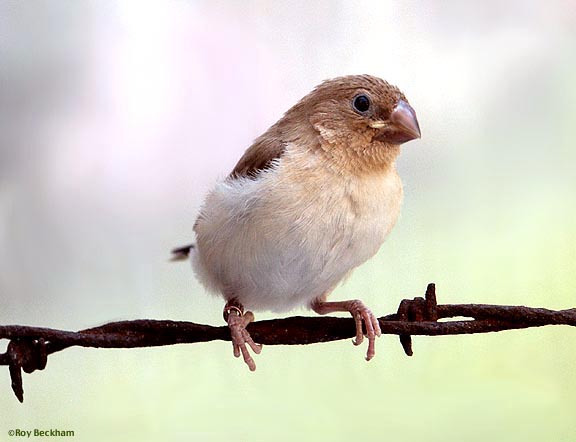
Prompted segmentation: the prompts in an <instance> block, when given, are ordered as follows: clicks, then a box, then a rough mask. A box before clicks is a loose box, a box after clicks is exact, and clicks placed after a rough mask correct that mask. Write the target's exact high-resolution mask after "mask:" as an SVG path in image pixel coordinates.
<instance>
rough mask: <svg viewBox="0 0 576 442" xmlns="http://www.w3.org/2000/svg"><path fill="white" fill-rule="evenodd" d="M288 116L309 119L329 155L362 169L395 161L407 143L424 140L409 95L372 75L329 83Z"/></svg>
mask: <svg viewBox="0 0 576 442" xmlns="http://www.w3.org/2000/svg"><path fill="white" fill-rule="evenodd" d="M285 118H287V119H288V120H300V121H301V120H302V118H304V119H307V120H308V122H309V123H310V125H311V127H312V128H313V129H314V131H315V132H316V134H317V136H318V137H319V139H320V144H321V149H322V150H323V151H324V152H326V153H327V154H329V156H330V157H332V158H333V159H334V160H335V161H341V162H342V161H347V162H348V163H350V164H348V165H349V166H351V167H355V166H358V167H360V166H362V167H361V168H362V169H366V168H368V169H374V168H376V169H379V168H381V167H382V166H387V165H389V164H391V163H393V162H394V160H395V158H396V156H397V155H398V153H399V146H400V145H401V144H402V143H405V142H407V141H410V140H413V139H416V138H420V127H419V125H418V120H417V119H416V113H415V112H414V109H412V107H411V106H410V104H408V100H407V99H406V97H405V96H404V94H403V93H402V92H400V90H399V89H398V88H397V87H396V86H393V85H391V84H389V83H387V82H386V81H384V80H382V79H380V78H377V77H373V76H371V75H350V76H345V77H338V78H335V79H332V80H327V81H324V82H323V83H321V84H320V85H319V86H317V87H316V88H315V89H314V90H313V91H312V92H311V93H309V94H308V95H307V96H305V97H304V98H303V99H302V100H301V101H300V102H299V103H298V104H297V105H296V106H294V108H292V109H291V110H290V111H288V112H287V114H286V117H285Z"/></svg>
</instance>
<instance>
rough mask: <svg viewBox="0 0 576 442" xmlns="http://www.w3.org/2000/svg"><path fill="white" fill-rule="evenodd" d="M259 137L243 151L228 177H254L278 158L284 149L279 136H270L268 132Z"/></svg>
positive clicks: (284, 145)
mask: <svg viewBox="0 0 576 442" xmlns="http://www.w3.org/2000/svg"><path fill="white" fill-rule="evenodd" d="M273 129H274V127H273V128H271V130H269V131H268V132H266V133H265V134H264V135H262V136H261V137H259V138H258V139H257V140H256V141H255V142H254V144H252V146H250V147H249V148H248V150H246V152H244V155H242V158H240V161H238V164H236V167H234V170H232V172H231V173H230V178H239V177H255V176H256V175H258V173H260V172H261V171H262V170H264V169H267V168H268V167H270V166H271V165H272V162H273V161H274V160H276V159H279V158H280V157H281V156H282V154H283V153H284V151H285V150H286V143H284V142H283V141H282V140H281V139H280V138H279V137H275V136H272V135H271V134H270V133H269V132H271V131H273Z"/></svg>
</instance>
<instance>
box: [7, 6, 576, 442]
mask: <svg viewBox="0 0 576 442" xmlns="http://www.w3.org/2000/svg"><path fill="white" fill-rule="evenodd" d="M349 73H371V74H374V75H378V76H381V77H383V78H386V79H388V80H389V81H391V82H393V83H395V84H397V85H398V86H399V87H400V88H401V89H402V90H403V91H404V92H405V94H406V96H407V97H408V99H409V101H410V103H411V104H412V106H413V107H414V108H415V109H416V112H417V114H418V118H419V121H420V126H421V128H422V133H423V136H422V139H421V140H418V141H414V142H410V143H408V144H406V145H405V147H404V148H403V152H402V156H401V158H400V159H399V162H398V167H399V170H400V173H401V175H402V177H403V181H404V185H405V202H404V207H403V211H402V215H401V217H400V220H399V222H398V224H397V226H396V227H395V229H394V230H393V232H392V234H391V236H390V237H389V238H388V240H387V242H386V243H385V244H384V246H383V247H382V249H381V251H380V252H379V253H378V255H377V256H376V257H375V258H373V259H372V260H370V261H369V262H367V263H366V264H364V265H363V266H361V267H360V268H359V269H358V270H357V271H356V272H355V273H354V274H353V276H352V277H351V278H350V279H349V280H348V281H347V282H346V283H345V284H343V285H342V286H340V287H339V288H338V289H337V290H336V292H335V293H334V294H333V295H332V299H335V300H340V299H349V298H360V299H362V300H363V301H364V302H365V303H366V304H367V305H368V306H370V307H371V308H372V310H373V311H374V312H376V313H377V314H379V315H380V314H387V313H391V312H393V311H395V310H396V308H397V306H398V303H399V302H400V300H401V299H403V298H405V297H410V298H412V297H414V296H420V295H422V294H423V292H424V290H425V287H426V284H427V283H428V282H435V283H436V284H437V293H438V300H439V302H440V303H494V304H511V305H529V306H538V307H547V308H552V309H562V308H571V307H575V306H576V276H575V271H576V228H575V226H576V198H575V197H576V173H575V166H576V135H575V134H574V127H575V124H574V123H575V121H576V81H575V78H576V5H575V4H574V2H573V1H560V0H555V1H549V2H537V1H530V0H529V1H522V2H521V1H512V0H506V1H493V0H488V1H477V2H475V1H464V2H462V1H429V2H416V1H387V2H343V1H342V2H341V1H324V2H306V1H292V2H268V1H255V0H254V1H247V2H208V1H206V2H185V1H173V2H155V1H150V2H130V1H124V2H112V1H101V2H96V1H94V2H90V1H84V0H82V1H75V2H65V1H58V2H57V1H52V2H50V1H43V2H32V1H22V2H19V1H3V2H1V3H0V323H1V324H27V325H38V326H48V327H55V328H63V329H72V330H74V329H81V328H86V327H91V326H96V325H99V324H103V323H106V322H109V321H112V320H121V319H136V318H159V319H180V320H190V321H194V322H198V323H207V324H214V325H220V324H221V323H222V320H221V309H222V300H220V299H219V298H216V297H212V296H209V295H207V294H206V293H205V291H204V290H203V289H202V287H201V286H200V285H199V284H198V283H197V282H196V281H195V280H194V277H193V274H192V272H191V269H190V267H189V265H187V264H172V263H168V262H167V258H168V251H169V250H170V249H171V248H172V247H173V246H178V245H180V244H185V243H186V242H188V241H189V240H190V239H191V237H192V236H191V227H192V224H193V221H194V217H195V215H196V213H197V210H198V208H199V206H200V204H201V202H202V198H203V195H204V194H205V192H206V191H207V190H208V189H209V188H210V186H211V185H213V184H214V183H215V182H216V180H218V179H220V178H222V177H224V176H226V174H227V173H228V172H229V171H230V170H231V168H232V167H233V165H234V163H235V162H236V161H237V159H238V158H239V157H240V155H241V154H242V152H243V150H244V149H245V148H246V147H247V146H248V145H249V144H250V142H251V140H252V139H254V138H255V137H256V136H257V135H258V134H260V133H261V132H262V131H263V130H265V129H266V128H267V127H268V126H269V125H270V124H272V123H273V122H274V121H276V120H277V119H278V118H279V117H280V116H281V114H282V112H283V111H284V110H286V109H287V108H288V107H289V106H291V105H292V104H293V103H294V102H295V101H296V100H298V99H299V98H300V97H301V96H303V95H304V94H305V93H307V92H308V91H309V90H310V89H311V88H312V87H313V86H314V85H316V84H317V83H318V82H320V81H321V80H323V79H325V78H330V77H334V76H338V75H343V74H349ZM293 314H311V313H307V312H305V311H302V310H300V311H295V312H294V313H293ZM256 317H257V319H265V318H273V317H276V316H274V315H272V314H270V313H267V312H256ZM397 341H398V339H397V338H396V337H394V336H384V337H382V338H381V339H379V340H378V342H377V355H376V357H375V359H374V360H372V361H371V362H370V363H366V362H365V361H364V359H363V358H364V354H365V350H366V349H365V347H362V348H357V347H354V346H353V345H352V344H351V342H349V341H340V342H334V343H327V344H318V345H309V346H306V347H283V346H278V347H273V346H266V347H264V349H263V351H262V354H261V355H259V356H257V358H256V363H257V366H258V369H257V371H256V372H255V373H250V372H249V371H248V370H247V369H246V367H245V366H244V365H243V363H242V362H241V361H240V360H236V359H234V358H233V357H232V349H231V346H230V344H229V343H224V342H213V343H203V344H195V345H187V346H184V345H182V346H173V347H166V348H153V349H135V350H93V349H79V348H72V349H68V350H66V351H65V352H62V353H59V354H56V355H54V356H52V357H50V359H49V361H48V366H47V369H46V370H45V371H42V372H37V373H34V374H32V375H25V378H24V388H25V402H24V404H19V403H18V402H17V400H16V399H15V398H14V397H13V395H12V393H11V390H10V382H9V377H8V370H7V368H4V370H3V371H4V373H3V375H2V376H1V378H3V379H0V381H1V382H0V440H1V441H4V440H13V439H16V438H10V437H8V430H10V429H16V428H20V429H25V430H33V429H34V428H39V429H50V428H57V429H62V430H74V431H75V437H74V440H78V441H100V440H103V439H107V440H111V441H116V440H118V441H120V440H122V441H127V440H128V441H131V440H135V441H152V440H170V441H178V440H199V441H229V440H238V441H288V440H303V441H306V440H314V441H340V440H342V441H343V440H357V439H363V438H365V437H368V438H370V439H372V440H384V439H389V440H407V441H412V440H414V441H416V440H422V439H426V440H429V441H436V440H438V441H461V440H468V441H476V440H478V441H485V440H494V441H541V440H548V441H574V440H576V373H575V370H574V363H575V361H576V334H575V331H574V330H572V329H570V328H567V327H547V328H540V329H530V330H521V331H509V332H502V333H497V334H496V333H493V334H484V335H473V336H449V337H415V338H414V350H415V355H414V356H413V357H412V358H408V357H406V356H404V354H403V352H402V349H401V347H400V345H399V344H398V342H397ZM1 348H2V349H4V348H5V343H2V345H1Z"/></svg>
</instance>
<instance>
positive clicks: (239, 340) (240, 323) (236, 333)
mask: <svg viewBox="0 0 576 442" xmlns="http://www.w3.org/2000/svg"><path fill="white" fill-rule="evenodd" d="M253 320H254V315H253V314H252V312H246V313H242V312H241V311H240V310H239V309H232V310H229V312H228V318H227V322H228V328H229V329H230V336H231V337H232V348H233V351H234V356H235V357H237V358H239V357H240V355H242V357H243V358H244V362H245V363H246V365H248V368H249V369H250V371H254V370H256V363H255V362H254V359H252V356H250V353H249V351H248V347H247V346H246V344H248V346H249V347H250V348H251V349H252V351H253V352H254V353H256V354H260V352H261V351H262V346H261V345H260V344H256V343H255V342H254V341H253V340H252V337H251V336H250V333H248V331H247V330H246V326H247V325H248V324H249V323H250V322H252V321H253Z"/></svg>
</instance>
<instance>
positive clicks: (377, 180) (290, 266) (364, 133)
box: [173, 75, 420, 370]
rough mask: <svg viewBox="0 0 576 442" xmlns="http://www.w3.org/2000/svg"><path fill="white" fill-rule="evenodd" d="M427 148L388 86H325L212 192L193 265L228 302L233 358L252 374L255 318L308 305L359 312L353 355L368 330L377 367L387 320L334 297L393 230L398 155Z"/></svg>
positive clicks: (361, 82) (344, 82) (335, 82)
mask: <svg viewBox="0 0 576 442" xmlns="http://www.w3.org/2000/svg"><path fill="white" fill-rule="evenodd" d="M415 138H420V128H419V125H418V120H417V119H416V113H415V112H414V110H413V109H412V107H411V106H410V105H409V104H408V101H407V100H406V97H405V96H404V94H403V93H402V92H400V90H399V89H398V88H397V87H395V86H393V85H391V84H389V83H387V82H386V81H384V80H381V79H380V78H377V77H373V76H370V75H351V76H345V77H339V78H335V79H332V80H327V81H324V82H323V83H322V84H320V85H319V86H317V87H316V88H315V89H314V90H313V91H312V92H310V93H309V94H308V95H306V96H305V97H304V98H302V99H301V100H300V101H299V102H298V103H297V104H296V105H295V106H293V107H292V108H291V109H289V110H288V111H287V112H286V113H285V114H284V116H283V117H282V118H281V119H280V120H279V121H278V122H277V123H276V124H274V125H273V126H272V127H270V128H269V129H268V130H267V131H266V132H265V133H264V134H263V135H261V136H260V137H259V138H257V139H256V141H254V143H253V144H252V146H250V147H249V148H248V150H246V152H245V153H244V155H243V156H242V158H240V161H239V162H238V164H237V165H236V167H235V168H234V170H233V171H232V172H231V173H230V175H229V176H228V177H227V178H226V179H225V180H223V181H221V182H219V183H218V184H216V186H215V187H214V188H213V189H212V190H211V191H210V192H209V193H208V195H207V197H206V200H205V201H204V205H203V206H202V208H201V210H200V214H199V216H198V218H197V220H196V223H195V224H194V232H195V234H196V243H195V244H194V245H191V246H185V247H181V248H178V249H175V250H174V251H173V253H174V258H175V259H182V258H186V257H188V256H190V259H191V261H192V264H193V267H194V270H195V273H196V275H197V277H198V279H199V280H200V281H201V282H202V283H203V284H204V285H205V286H206V287H207V288H208V289H209V290H210V291H213V292H216V293H218V294H220V295H221V296H222V297H223V298H224V299H225V300H226V306H225V307H224V317H225V320H226V322H227V323H228V327H229V328H230V333H231V337H232V344H233V351H234V355H235V356H236V357H239V356H240V355H242V356H243V358H244V361H245V362H246V364H247V365H248V367H249V368H250V370H255V369H256V365H255V363H254V360H253V358H252V356H251V354H250V352H249V349H248V348H250V349H251V350H252V351H253V352H254V353H260V351H261V346H260V345H259V344H257V343H255V342H254V341H253V340H252V338H251V337H250V334H249V333H248V331H247V330H246V326H247V325H248V324H249V323H250V322H251V321H253V320H254V315H253V314H252V312H251V311H248V310H271V311H275V312H283V311H288V310H290V309H293V308H295V307H298V306H307V307H309V308H311V309H312V310H314V311H315V312H316V313H319V314H321V315H324V314H327V313H332V312H344V311H345V312H350V314H351V315H352V316H353V318H354V319H355V322H356V338H355V340H354V341H353V342H354V344H355V345H359V344H361V343H362V341H363V339H364V334H363V330H362V325H363V324H364V327H365V328H366V337H367V339H368V350H367V353H366V359H367V360H370V359H371V358H372V357H373V356H374V353H375V351H374V348H375V340H376V337H377V336H380V334H381V331H380V326H379V324H378V320H377V319H376V317H375V316H374V315H373V314H372V312H371V311H370V310H369V309H368V308H367V307H366V306H365V305H364V304H363V303H362V302H361V301H359V300H351V301H341V302H329V301H327V298H328V295H329V294H330V293H331V292H332V291H333V290H334V288H335V287H336V286H337V285H338V283H340V282H341V281H342V280H343V279H344V278H346V276H348V275H349V274H350V273H351V272H352V270H354V268H356V267H357V266H359V265H360V264H362V263H363V262H364V261H366V260H367V259H369V258H370V257H372V256H373V255H374V254H375V253H376V252H377V251H378V249H379V248H380V246H381V245H382V243H383V242H384V239H385V238H386V236H387V235H388V233H389V232H390V230H391V229H392V227H393V226H394V224H395V223H396V220H397V218H398V214H399V212H400V206H401V203H402V182H401V181H400V177H399V176H398V173H397V171H396V166H395V162H396V158H397V157H398V155H399V153H400V145H401V144H403V143H405V142H407V141H410V140H413V139H415Z"/></svg>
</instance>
